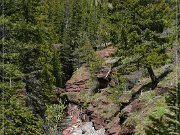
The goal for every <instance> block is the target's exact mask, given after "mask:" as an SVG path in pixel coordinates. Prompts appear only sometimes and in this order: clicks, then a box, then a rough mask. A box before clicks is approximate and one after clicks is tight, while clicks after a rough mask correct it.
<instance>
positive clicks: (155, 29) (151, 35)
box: [110, 0, 172, 85]
mask: <svg viewBox="0 0 180 135" xmlns="http://www.w3.org/2000/svg"><path fill="white" fill-rule="evenodd" d="M170 4H171V3H169V2H168V1H165V0H159V1H154V0H146V1H144V0H126V1H125V0H122V1H118V0H115V1H112V9H111V10H110V13H111V14H112V15H111V17H110V21H111V23H112V26H111V27H112V28H111V29H112V31H111V40H112V41H113V42H114V43H115V44H117V46H118V48H119V51H118V54H119V56H120V57H121V58H122V59H125V58H126V59H127V58H128V57H129V58H134V59H133V62H129V65H135V66H136V67H144V68H146V69H147V71H148V73H149V76H150V78H151V80H152V83H153V84H154V85H156V84H157V82H158V79H157V77H156V76H155V74H154V71H153V67H157V66H160V65H163V64H166V63H167V59H168V56H167V54H166V49H167V48H168V47H170V46H171V45H172V42H171V37H172V33H171V32H170V31H169V29H168V28H169V27H171V24H172V23H171V19H172V15H171V14H172V11H171V9H170Z"/></svg>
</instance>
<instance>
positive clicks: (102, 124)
mask: <svg viewBox="0 0 180 135" xmlns="http://www.w3.org/2000/svg"><path fill="white" fill-rule="evenodd" d="M115 51H116V49H115V48H113V47H111V46H110V47H107V48H105V49H103V50H101V51H97V52H96V54H97V55H99V56H100V57H101V58H102V59H103V60H104V64H103V66H102V67H101V69H100V70H99V71H98V72H96V74H95V79H94V80H93V81H94V82H91V84H90V85H87V83H88V81H89V80H90V79H91V75H90V72H89V70H88V68H86V67H81V68H79V69H77V70H76V72H74V74H73V76H72V78H71V79H70V80H69V81H68V82H67V83H66V92H65V93H64V94H65V95H66V96H67V98H68V101H69V102H70V105H69V109H68V110H69V115H72V114H71V110H73V111H75V112H76V113H77V114H78V116H79V119H80V120H81V121H82V122H83V124H82V125H81V126H80V127H77V128H75V129H74V128H73V129H72V126H70V127H69V128H67V129H66V130H65V131H64V132H65V133H64V134H63V135H70V134H71V135H82V134H84V135H105V129H106V130H107V133H106V135H111V134H112V135H113V134H114V135H116V134H117V135H118V133H119V129H120V128H119V125H118V122H117V121H119V118H118V117H116V116H117V115H118V112H119V106H118V105H117V104H115V103H114V102H113V101H112V100H111V99H109V98H108V96H109V94H111V93H109V92H108V89H109V83H110V82H111V79H112V76H111V74H112V69H111V64H113V63H114V61H115V62H116V61H118V60H119V58H116V59H115V60H114V59H113V58H111V59H110V57H111V54H113V53H114V52H115ZM107 62H108V63H107ZM92 89H93V90H92ZM94 90H95V92H97V93H99V96H98V97H97V98H94V97H93V98H94V99H92V96H93V95H90V94H91V93H89V92H91V91H94ZM82 93H84V96H83V95H82ZM97 93H96V94H97ZM86 96H87V97H86ZM83 98H84V99H83ZM86 98H89V99H86ZM84 103H86V107H82V104H84ZM114 117H116V119H113V118H114ZM75 119H77V118H75ZM72 121H73V120H72ZM74 121H76V120H74ZM72 125H74V124H72Z"/></svg>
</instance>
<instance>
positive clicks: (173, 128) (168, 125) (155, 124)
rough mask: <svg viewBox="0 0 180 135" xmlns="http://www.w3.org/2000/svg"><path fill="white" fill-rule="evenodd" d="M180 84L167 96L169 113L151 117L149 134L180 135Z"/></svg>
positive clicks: (147, 129)
mask: <svg viewBox="0 0 180 135" xmlns="http://www.w3.org/2000/svg"><path fill="white" fill-rule="evenodd" d="M179 98H180V85H179V86H178V88H177V89H173V90H171V91H170V92H169V95H168V97H167V98H166V102H167V105H168V107H169V111H168V113H166V114H165V115H163V116H162V117H161V118H159V119H158V118H155V117H153V116H151V117H150V119H151V121H152V125H151V126H148V127H147V128H146V134H147V135H178V134H179V132H180V116H179V111H180V103H179V101H178V100H177V99H179Z"/></svg>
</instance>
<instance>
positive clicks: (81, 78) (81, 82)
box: [66, 67, 90, 92]
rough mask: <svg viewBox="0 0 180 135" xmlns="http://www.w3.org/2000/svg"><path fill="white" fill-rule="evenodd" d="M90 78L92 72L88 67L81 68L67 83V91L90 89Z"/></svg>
mask: <svg viewBox="0 0 180 135" xmlns="http://www.w3.org/2000/svg"><path fill="white" fill-rule="evenodd" d="M89 79H90V73H89V71H88V69H87V68H85V67H81V68H79V69H78V70H77V71H76V72H75V73H74V74H73V76H72V78H71V79H70V80H69V81H67V83H66V91H67V92H80V91H81V90H86V89H88V88H87V87H86V81H87V80H89Z"/></svg>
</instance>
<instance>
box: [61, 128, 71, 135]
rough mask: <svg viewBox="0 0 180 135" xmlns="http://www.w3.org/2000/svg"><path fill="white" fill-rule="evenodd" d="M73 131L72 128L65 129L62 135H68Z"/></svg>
mask: <svg viewBox="0 0 180 135" xmlns="http://www.w3.org/2000/svg"><path fill="white" fill-rule="evenodd" d="M72 131H73V128H72V127H68V128H67V129H65V130H64V131H63V132H62V135H70V134H71V133H72Z"/></svg>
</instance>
